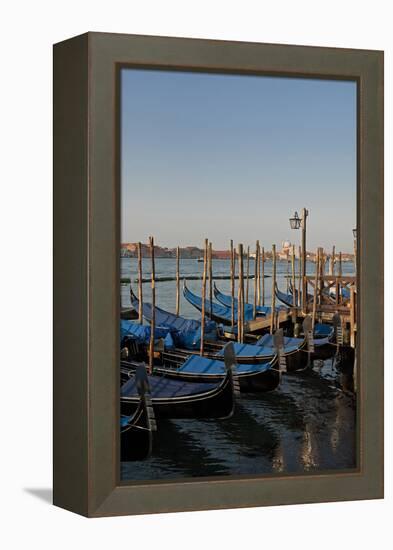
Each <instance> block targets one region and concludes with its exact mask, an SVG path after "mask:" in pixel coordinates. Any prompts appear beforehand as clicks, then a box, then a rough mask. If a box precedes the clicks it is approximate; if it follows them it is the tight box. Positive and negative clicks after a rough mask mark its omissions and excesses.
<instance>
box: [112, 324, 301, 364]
mask: <svg viewBox="0 0 393 550" xmlns="http://www.w3.org/2000/svg"><path fill="white" fill-rule="evenodd" d="M121 326H122V327H123V329H122V334H125V336H124V338H122V341H121V345H122V347H125V348H127V350H128V352H129V353H128V355H129V356H130V357H134V358H135V357H137V358H138V360H140V359H146V358H147V346H148V344H149V341H150V331H149V332H148V331H141V330H140V325H136V323H135V322H134V323H133V322H132V321H121ZM125 327H127V329H126V328H125ZM146 328H148V327H146ZM134 331H135V332H136V333H137V337H136V338H134V336H133V332H134ZM127 335H128V336H127ZM142 335H144V338H142ZM155 335H156V338H157V337H158V335H159V331H158V329H156V332H155ZM169 336H170V338H168V337H169ZM197 336H198V340H197V342H196V343H197V345H195V346H190V347H179V346H176V345H175V343H174V340H176V336H175V335H173V338H172V336H171V333H169V334H168V335H167V336H166V337H165V339H163V345H162V346H159V345H157V346H156V351H157V352H158V353H160V354H161V355H160V357H161V362H162V365H161V366H168V365H170V366H173V365H175V366H178V365H181V364H183V363H184V362H185V360H186V359H187V358H188V357H190V356H192V355H193V354H194V355H195V354H198V356H199V352H200V332H198V334H197ZM184 339H185V340H188V341H191V338H190V337H187V335H184ZM226 344H227V341H225V340H215V341H210V340H205V341H204V357H205V358H207V359H210V360H212V361H223V359H224V348H225V345H226ZM305 349H306V341H305V340H303V339H300V340H299V339H296V341H295V340H293V341H290V340H289V339H287V340H286V342H285V345H284V350H283V351H284V355H285V358H286V362H287V363H288V370H299V369H302V368H304V366H305V364H307V357H306V355H305V354H304V350H305ZM234 350H235V353H236V357H237V362H238V363H239V364H242V365H245V367H247V366H252V365H255V364H260V365H262V366H261V368H262V369H263V365H264V364H268V363H271V364H272V363H273V362H274V358H275V350H274V349H272V347H271V346H270V345H269V346H265V345H264V344H263V339H261V338H260V339H259V340H257V342H256V343H252V344H248V343H243V344H241V343H238V342H236V343H234ZM304 363H305V364H304ZM158 367H160V365H158ZM158 367H157V368H158ZM253 374H254V375H256V372H255V367H253Z"/></svg>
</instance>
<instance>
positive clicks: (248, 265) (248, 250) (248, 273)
mask: <svg viewBox="0 0 393 550" xmlns="http://www.w3.org/2000/svg"><path fill="white" fill-rule="evenodd" d="M249 278H250V246H247V275H246V304H248V287H249Z"/></svg>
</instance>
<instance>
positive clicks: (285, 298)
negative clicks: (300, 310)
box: [275, 283, 314, 307]
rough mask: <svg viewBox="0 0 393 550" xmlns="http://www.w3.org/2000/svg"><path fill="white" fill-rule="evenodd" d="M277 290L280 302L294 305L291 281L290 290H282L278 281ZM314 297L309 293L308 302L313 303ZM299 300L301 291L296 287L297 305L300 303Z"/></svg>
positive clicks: (289, 305)
mask: <svg viewBox="0 0 393 550" xmlns="http://www.w3.org/2000/svg"><path fill="white" fill-rule="evenodd" d="M275 290H276V297H277V298H278V299H279V300H280V302H282V303H283V304H285V305H286V306H288V307H294V304H293V286H292V283H289V289H288V292H281V290H280V289H279V288H278V285H277V283H276V287H275ZM313 299H314V297H313V295H312V294H307V303H312V301H313ZM298 302H299V291H298V290H297V289H296V290H295V307H296V305H297V304H298Z"/></svg>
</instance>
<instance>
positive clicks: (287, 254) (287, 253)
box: [286, 248, 289, 294]
mask: <svg viewBox="0 0 393 550" xmlns="http://www.w3.org/2000/svg"><path fill="white" fill-rule="evenodd" d="M286 256H287V277H286V278H287V294H288V293H289V249H288V248H287V252H286Z"/></svg>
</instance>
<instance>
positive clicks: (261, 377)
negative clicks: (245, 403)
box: [156, 367, 280, 392]
mask: <svg viewBox="0 0 393 550" xmlns="http://www.w3.org/2000/svg"><path fill="white" fill-rule="evenodd" d="M156 371H157V372H159V373H162V374H165V376H166V377H167V378H172V379H175V380H183V381H190V382H219V381H220V380H222V379H223V376H222V375H219V374H217V375H211V374H204V373H200V374H199V373H187V372H183V371H181V370H176V369H174V368H170V367H168V368H166V367H156ZM237 379H238V381H239V387H240V391H241V392H265V391H271V390H274V389H276V388H277V386H278V385H279V383H280V376H279V372H278V370H277V369H276V368H270V369H268V370H266V371H263V372H252V373H250V374H237Z"/></svg>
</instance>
